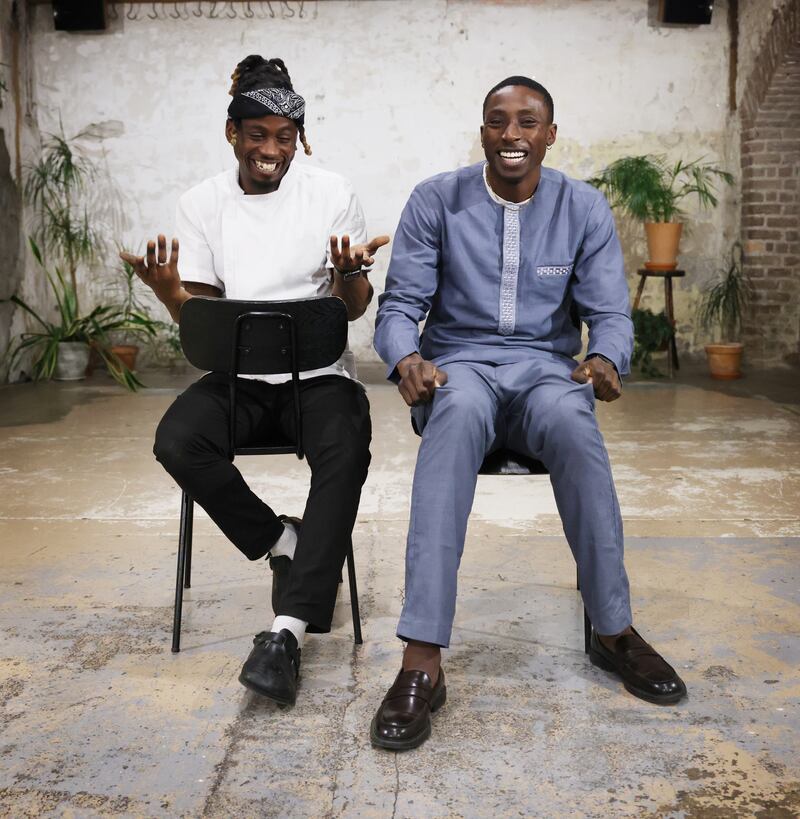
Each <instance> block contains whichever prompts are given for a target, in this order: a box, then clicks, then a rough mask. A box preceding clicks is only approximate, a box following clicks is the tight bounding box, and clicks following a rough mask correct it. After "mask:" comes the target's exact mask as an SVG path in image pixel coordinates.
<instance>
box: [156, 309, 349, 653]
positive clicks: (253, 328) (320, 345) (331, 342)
mask: <svg viewBox="0 0 800 819" xmlns="http://www.w3.org/2000/svg"><path fill="white" fill-rule="evenodd" d="M180 338H181V345H182V346H183V352H184V354H185V355H186V358H187V360H188V361H189V363H190V364H193V365H194V366H195V367H197V368H199V369H201V370H210V371H212V372H224V373H227V374H228V375H229V376H230V395H229V398H230V427H229V433H228V434H229V451H230V458H231V460H233V459H234V457H235V456H236V455H286V454H292V453H294V454H295V455H297V457H298V458H300V459H301V460H302V459H303V457H304V450H303V429H302V422H301V419H302V417H301V412H300V377H299V373H300V372H301V371H303V370H316V369H319V368H321V367H327V366H329V365H330V364H333V363H334V362H335V361H337V360H338V359H339V357H340V356H341V354H342V353H343V352H344V349H345V347H346V345H347V309H346V307H345V305H344V302H343V301H342V300H341V299H337V298H334V297H332V296H329V297H326V298H319V299H305V300H298V301H285V302H274V301H260V302H259V301H236V300H234V299H210V298H203V297H200V296H195V297H194V298H191V299H189V300H188V301H187V302H186V303H185V304H184V305H183V307H182V308H181V314H180ZM282 373H291V376H292V386H293V393H294V414H295V428H296V430H297V438H296V440H295V441H272V442H265V443H264V445H262V446H248V447H237V446H236V444H235V440H234V435H235V428H236V427H235V418H236V390H237V383H236V382H237V379H236V376H238V375H275V374H282ZM193 512H194V500H193V499H192V498H191V497H189V495H187V494H186V492H183V494H182V497H181V522H180V535H179V538H178V572H177V578H176V581H175V613H174V619H173V626H172V651H173V652H175V653H177V652H178V651H180V638H181V615H182V610H183V590H184V589H188V588H191V580H192V523H193V518H194V515H193ZM347 579H348V582H349V586H350V605H351V608H352V614H353V635H354V640H355V643H356V645H361V644H362V643H363V639H362V636H361V616H360V614H359V609H358V590H357V587H356V573H355V566H354V563H353V544H352V543H351V544H350V547H349V549H348V552H347Z"/></svg>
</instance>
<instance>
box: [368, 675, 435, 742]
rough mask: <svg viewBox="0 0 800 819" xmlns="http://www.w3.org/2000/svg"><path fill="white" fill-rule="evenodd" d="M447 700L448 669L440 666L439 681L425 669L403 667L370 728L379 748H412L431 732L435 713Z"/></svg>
mask: <svg viewBox="0 0 800 819" xmlns="http://www.w3.org/2000/svg"><path fill="white" fill-rule="evenodd" d="M446 700H447V687H446V686H445V684H444V670H443V669H441V668H440V669H439V679H438V680H437V681H436V685H431V678H430V677H429V676H428V675H427V674H426V673H425V672H424V671H403V670H402V669H401V670H400V673H399V674H398V675H397V679H396V680H395V681H394V684H393V685H392V687H391V688H390V689H389V691H388V692H387V693H386V696H385V697H384V698H383V702H382V703H381V706H380V708H378V712H377V713H376V714H375V716H374V718H373V720H372V725H371V726H370V729H369V738H370V740H371V741H372V744H373V745H374V746H376V747H377V748H388V749H389V750H390V751H409V750H411V749H412V748H417V747H418V746H420V745H422V743H423V742H425V740H426V739H427V738H428V737H429V736H430V735H431V714H433V713H435V712H436V711H438V710H439V709H440V708H441V707H442V706H443V705H444V704H445V701H446Z"/></svg>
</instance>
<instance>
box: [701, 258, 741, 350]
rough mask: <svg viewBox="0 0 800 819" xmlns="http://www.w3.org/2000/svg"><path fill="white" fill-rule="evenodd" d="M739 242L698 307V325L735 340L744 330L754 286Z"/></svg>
mask: <svg viewBox="0 0 800 819" xmlns="http://www.w3.org/2000/svg"><path fill="white" fill-rule="evenodd" d="M743 261H744V254H743V251H742V245H741V243H740V242H735V243H734V244H733V246H732V247H731V251H730V256H729V259H728V266H727V268H722V269H720V270H719V271H718V276H717V278H716V280H714V281H712V282H710V283H709V284H708V286H707V287H706V288H705V290H704V292H703V297H702V299H701V301H700V303H699V305H698V307H697V319H698V322H699V324H700V325H701V326H702V327H703V329H705V330H706V331H708V332H711V331H713V330H717V331H718V333H715V336H716V335H721V340H722V341H728V342H730V341H734V340H735V339H736V338H737V337H738V335H739V332H740V330H741V327H742V318H743V316H744V314H745V312H746V311H747V308H748V307H749V305H750V302H751V300H752V298H753V285H752V283H751V281H750V279H749V278H748V277H747V276H746V275H745V273H744V269H743Z"/></svg>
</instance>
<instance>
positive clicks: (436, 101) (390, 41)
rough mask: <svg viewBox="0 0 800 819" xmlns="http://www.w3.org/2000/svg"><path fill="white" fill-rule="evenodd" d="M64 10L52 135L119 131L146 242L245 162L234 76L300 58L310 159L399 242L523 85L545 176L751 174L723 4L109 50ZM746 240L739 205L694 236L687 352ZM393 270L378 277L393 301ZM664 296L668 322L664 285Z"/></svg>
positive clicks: (352, 21)
mask: <svg viewBox="0 0 800 819" xmlns="http://www.w3.org/2000/svg"><path fill="white" fill-rule="evenodd" d="M751 2H756V0H751ZM761 2H762V3H763V5H764V6H765V7H770V8H771V5H772V2H773V0H761ZM178 5H179V6H181V5H183V4H180V3H179V4H178ZM190 5H192V6H193V5H194V4H190ZM48 12H49V7H39V8H38V9H37V14H36V20H35V36H34V41H33V60H34V63H35V65H36V80H37V85H36V93H37V98H38V103H39V107H38V116H39V121H40V124H41V125H42V127H43V129H44V130H47V129H48V128H49V127H52V125H53V123H54V122H55V121H56V120H57V117H58V116H59V114H60V116H61V117H62V119H63V122H64V126H65V129H66V131H67V132H68V133H72V132H77V131H79V130H81V129H82V128H84V127H85V126H86V125H87V124H88V123H90V122H103V121H106V122H107V121H113V122H114V123H118V124H119V125H118V127H117V135H115V136H111V137H109V138H107V139H106V140H105V141H104V145H103V147H104V149H105V151H106V152H107V156H108V166H109V169H110V171H111V173H112V174H113V176H114V179H115V181H116V183H117V185H118V186H119V188H120V189H121V191H122V192H123V195H124V198H125V202H126V213H127V217H128V219H129V228H128V230H127V231H126V234H125V236H124V241H125V243H126V244H128V245H130V246H136V245H141V244H142V243H143V242H144V240H145V239H146V238H147V237H151V236H153V235H154V234H155V233H156V232H157V231H159V230H160V231H164V232H166V233H169V232H170V231H171V230H172V227H173V220H174V207H175V202H176V200H177V198H178V196H179V195H180V194H181V193H182V192H183V191H184V190H186V189H187V188H188V187H190V186H191V185H193V184H195V183H196V182H197V181H199V180H201V179H203V178H204V177H206V176H209V175H211V174H215V173H217V172H219V171H220V170H222V169H224V168H226V167H228V166H229V165H230V164H231V153H230V148H229V146H228V145H227V144H226V142H225V140H224V136H223V126H224V122H225V109H226V107H227V104H228V100H229V97H228V95H227V89H228V85H229V79H228V78H229V76H230V74H231V72H232V70H233V68H234V66H235V65H236V63H237V62H238V61H239V60H240V59H241V58H242V57H244V56H245V55H247V54H250V53H260V54H263V55H265V56H280V57H283V58H284V60H285V61H286V63H287V66H288V68H289V70H290V72H291V74H292V78H293V80H294V83H295V87H296V88H297V90H298V91H299V92H300V93H301V94H303V95H304V96H305V97H306V99H307V107H308V113H307V133H308V138H309V141H310V142H311V145H312V147H313V149H314V156H313V157H312V158H311V159H310V160H306V159H305V158H303V157H302V156H301V154H298V159H297V161H311V162H314V163H317V164H319V165H321V166H324V167H326V168H330V169H333V170H336V171H339V172H341V173H343V174H344V175H346V176H348V177H349V178H350V179H352V181H353V182H354V184H355V186H356V189H357V190H358V192H359V194H360V197H361V199H362V202H363V204H364V207H365V210H366V213H367V219H368V223H369V227H370V231H371V233H373V234H377V233H383V232H388V233H390V234H391V233H393V232H394V229H395V227H396V224H397V220H398V218H399V215H400V211H401V209H402V207H403V204H404V202H405V200H406V198H407V196H408V194H409V192H410V191H411V189H412V188H413V186H414V185H415V184H416V183H417V182H419V181H420V180H422V179H424V178H425V177H427V176H430V175H431V174H434V173H437V172H439V171H443V170H447V169H450V168H453V167H454V166H458V165H465V164H468V163H470V162H474V161H476V160H478V159H480V158H481V153H480V147H479V141H478V127H479V125H480V108H481V102H482V99H483V96H484V94H485V92H486V90H487V89H488V88H489V87H490V86H491V85H493V84H494V83H495V82H497V81H498V80H500V79H502V78H503V77H505V76H508V75H509V74H517V73H519V74H528V75H530V76H532V77H535V78H536V79H537V80H539V81H540V82H542V83H543V84H544V85H546V86H547V87H548V89H549V90H550V91H551V93H552V94H553V97H554V98H555V106H556V121H557V122H558V125H559V138H558V142H557V143H556V145H555V147H554V149H553V150H552V152H551V153H550V154H549V155H548V162H549V163H550V164H551V165H552V166H554V167H556V168H558V169H560V170H563V171H565V172H566V173H568V174H571V175H574V176H578V177H586V176H588V175H589V174H590V173H592V172H593V171H595V170H597V169H599V168H600V167H601V166H603V165H604V164H606V163H607V162H609V161H611V160H613V159H615V158H617V157H619V156H621V155H624V154H630V153H645V152H666V153H668V154H669V155H670V156H672V157H678V156H682V157H684V158H687V159H693V158H695V157H697V156H701V155H702V156H705V157H706V158H707V159H710V160H715V161H719V162H720V163H721V164H723V165H725V166H726V167H728V168H729V169H731V170H733V171H734V173H737V174H738V171H737V168H738V123H737V122H736V121H735V119H732V118H731V117H730V116H729V114H728V112H727V98H728V87H727V83H728V52H729V36H728V30H727V8H726V3H725V2H724V1H723V0H718V2H717V3H716V8H715V12H714V18H713V22H712V24H711V25H708V26H698V27H679V28H676V27H655V26H652V25H650V24H649V23H648V15H647V3H646V0H614V2H610V1H609V0H561V1H560V2H558V1H557V0H547V2H545V0H538V2H537V1H533V2H505V3H502V2H459V1H458V0H449V2H446V0H413V1H412V0H372V1H371V2H345V1H344V0H323V2H307V3H306V4H305V16H304V18H303V19H300V18H299V17H298V16H296V15H295V16H294V17H293V18H291V19H280V17H278V18H276V19H266V20H259V19H253V20H243V19H237V20H229V19H226V18H225V17H220V18H218V19H214V20H209V19H204V18H203V19H198V18H194V17H192V18H191V19H189V20H174V19H159V20H151V19H149V18H148V16H147V15H146V14H145V13H141V14H140V19H139V20H134V21H131V20H128V19H125V18H124V16H120V19H118V20H116V21H115V22H113V23H112V27H111V29H110V30H109V31H107V32H105V33H101V34H71V33H63V32H55V31H53V28H52V22H51V21H50V20H49V17H48ZM737 224H738V217H737V205H736V191H735V190H731V191H727V192H725V193H724V194H723V197H722V203H721V206H720V208H719V209H718V210H717V211H715V212H714V213H712V214H704V215H702V216H701V217H700V219H699V222H698V223H697V225H696V226H695V227H694V229H693V230H692V231H691V232H690V233H689V235H688V236H687V237H686V240H685V242H684V245H683V255H682V257H681V262H682V266H684V267H685V268H686V269H687V271H688V272H689V275H688V276H687V278H686V279H685V280H684V282H683V283H682V289H681V290H680V292H679V293H678V294H677V297H676V311H677V314H678V318H679V328H680V334H681V341H682V343H683V345H684V346H685V347H691V346H693V345H694V344H695V343H696V341H697V339H696V338H695V336H694V333H693V330H692V327H691V322H692V320H693V316H692V314H691V312H692V309H693V301H694V299H695V298H696V294H697V283H698V282H699V281H701V280H702V279H703V278H705V277H706V276H707V275H708V273H709V271H711V270H712V269H714V268H715V267H717V266H718V265H719V264H720V263H721V262H722V260H723V257H724V255H725V249H726V248H727V247H728V246H729V244H730V242H731V241H732V239H733V238H734V233H735V230H736V229H737V228H736V226H737ZM639 233H640V229H639V228H638V227H637V228H636V230H635V231H633V233H631V231H629V230H623V236H624V237H625V246H626V252H627V259H628V263H629V272H630V273H631V274H632V277H633V278H634V279H635V278H636V277H635V275H633V273H634V271H635V269H636V267H638V266H639V265H640V264H641V262H642V261H643V260H644V258H645V257H644V255H643V247H644V246H643V241H642V240H641V239H640V238H639ZM387 258H388V257H387V256H384V257H383V259H382V261H381V264H380V265H379V266H378V268H377V269H376V271H375V273H374V274H373V281H374V283H375V285H376V289H378V291H380V289H381V286H382V282H383V278H384V271H385V263H386V261H387ZM648 290H652V293H653V294H654V295H655V298H653V300H652V305H653V306H654V307H656V308H657V309H660V307H661V305H662V303H663V302H661V295H660V292H657V291H658V288H657V287H656V286H655V285H654V284H652V283H651V284H649V285H648ZM373 315H374V306H373V308H372V312H371V313H370V314H368V317H367V320H361V321H359V322H358V323H357V325H356V326H355V327H354V332H353V336H354V338H353V341H354V346H355V349H356V351H357V353H358V354H359V356H360V357H361V358H362V359H367V358H374V353H373V352H372V349H371V344H370V342H371V330H372V317H373Z"/></svg>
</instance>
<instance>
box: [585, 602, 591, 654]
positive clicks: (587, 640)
mask: <svg viewBox="0 0 800 819" xmlns="http://www.w3.org/2000/svg"><path fill="white" fill-rule="evenodd" d="M591 640H592V623H591V621H590V620H589V615H588V614H587V613H586V606H584V607H583V651H584V654H588V653H589V644H590V642H591Z"/></svg>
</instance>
